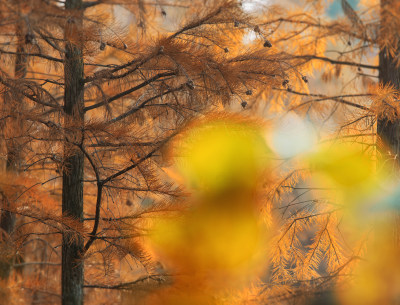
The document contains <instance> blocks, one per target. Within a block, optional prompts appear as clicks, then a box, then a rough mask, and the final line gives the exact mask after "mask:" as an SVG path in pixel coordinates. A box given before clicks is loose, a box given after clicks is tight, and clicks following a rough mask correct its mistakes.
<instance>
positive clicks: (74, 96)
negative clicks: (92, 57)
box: [61, 0, 84, 305]
mask: <svg viewBox="0 0 400 305" xmlns="http://www.w3.org/2000/svg"><path fill="white" fill-rule="evenodd" d="M65 8H66V10H67V11H68V13H69V18H68V20H67V24H66V26H65V38H66V55H65V62H64V77H65V92H64V110H65V124H70V125H69V128H67V130H69V131H68V133H67V134H66V144H65V171H64V173H63V186H62V212H63V215H66V216H70V217H73V218H75V219H78V220H79V221H81V222H82V221H83V163H84V156H83V154H82V152H80V151H79V150H78V149H76V145H74V144H79V143H80V142H81V141H82V139H83V135H82V132H81V128H80V126H82V125H83V120H84V112H83V104H84V102H83V89H84V84H83V56H82V37H81V35H82V34H81V33H82V10H81V8H82V1H81V0H67V1H66V2H65ZM74 146H75V149H74ZM83 242H84V241H83V237H82V236H80V235H78V236H77V235H76V234H73V235H72V234H69V233H64V234H63V240H62V279H61V283H62V284H61V285H62V304H63V305H81V304H83V262H82V254H83V247H84V244H83Z"/></svg>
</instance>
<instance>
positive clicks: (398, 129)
mask: <svg viewBox="0 0 400 305" xmlns="http://www.w3.org/2000/svg"><path fill="white" fill-rule="evenodd" d="M394 1H398V0H381V11H383V10H388V9H389V10H391V9H393V7H395V6H393V5H392V3H394ZM382 16H384V14H382ZM385 20H386V18H384V17H382V18H381V24H383V22H385ZM388 22H390V21H388ZM382 31H384V30H383V29H382ZM398 52H400V43H399V42H398ZM398 52H397V53H398ZM379 82H380V83H381V84H383V85H392V86H394V87H395V88H396V89H400V68H399V67H398V65H397V63H396V60H395V58H393V56H391V55H390V54H389V52H387V50H386V48H384V47H382V48H381V50H380V52H379ZM398 115H400V114H398ZM377 133H378V136H379V137H380V138H381V140H382V141H383V143H384V146H383V147H384V148H383V149H381V152H380V153H381V159H382V161H383V162H386V160H387V159H388V158H390V159H393V161H394V162H393V163H394V164H393V165H394V168H395V169H396V172H394V173H392V175H393V177H394V178H396V176H397V177H398V170H399V169H400V166H399V165H400V119H396V120H394V121H390V120H387V119H379V120H378V123H377ZM389 151H390V155H389ZM393 216H394V218H395V219H394V224H395V227H394V240H395V243H396V244H397V245H400V215H399V214H398V213H395V214H394V215H393Z"/></svg>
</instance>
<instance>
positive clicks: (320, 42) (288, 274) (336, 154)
mask: <svg viewBox="0 0 400 305" xmlns="http://www.w3.org/2000/svg"><path fill="white" fill-rule="evenodd" d="M332 3H333V1H328V2H324V1H301V2H298V3H297V2H296V3H294V2H291V1H288V5H287V6H286V7H285V8H283V7H281V6H278V5H277V6H267V8H266V12H267V13H266V14H268V12H269V16H268V18H267V19H268V21H267V22H266V23H264V24H263V25H261V26H260V29H262V30H264V31H270V32H271V35H270V39H269V40H270V42H271V43H272V45H274V46H275V47H277V48H279V49H280V50H285V51H287V54H288V56H289V54H290V55H291V56H293V57H295V58H298V59H299V60H301V62H302V65H301V66H300V67H298V68H297V69H292V70H291V72H292V74H291V75H290V74H288V75H287V77H286V80H285V81H284V82H283V83H282V84H281V86H278V87H273V88H272V91H269V93H270V95H269V97H270V100H271V102H270V103H269V105H275V109H273V108H272V109H271V108H270V111H271V110H272V111H275V112H278V113H279V111H282V110H283V109H284V110H287V111H289V113H292V114H293V113H295V114H296V115H298V116H301V117H303V118H306V119H308V120H310V121H312V122H313V123H314V124H315V125H314V126H318V127H316V128H317V129H318V131H317V135H316V139H317V140H318V141H319V142H320V143H321V144H325V145H328V146H331V147H332V149H331V150H324V156H325V158H326V159H325V160H324V159H319V158H321V155H320V156H319V157H318V154H317V155H315V156H314V160H313V161H312V162H311V163H312V164H313V165H314V168H311V169H310V168H309V167H305V166H304V163H303V164H301V165H298V164H296V163H292V164H293V165H292V166H293V168H292V170H287V168H288V166H287V165H286V166H285V168H286V169H285V170H284V171H283V172H282V179H280V180H279V181H278V182H277V184H276V188H273V189H272V190H271V191H270V194H271V198H273V199H274V200H273V202H272V204H271V205H272V207H273V208H274V207H275V209H277V211H278V215H279V213H281V217H282V218H283V220H282V221H281V223H282V229H281V234H280V235H279V236H278V237H277V241H276V245H275V247H274V248H273V252H274V254H273V255H272V264H273V268H272V269H273V271H272V273H271V276H270V278H269V280H268V284H266V285H265V287H264V288H263V289H262V292H263V293H262V294H263V295H264V297H265V299H264V300H268V301H270V300H273V299H280V300H283V301H284V300H288V299H293V298H296V299H297V301H299V302H300V301H301V297H302V296H306V302H310V299H309V298H310V296H311V295H313V294H314V293H315V294H319V293H321V290H323V289H329V290H331V289H334V288H332V287H334V284H335V283H337V282H341V279H343V278H351V276H352V267H351V266H354V264H355V262H357V261H359V259H360V257H361V256H362V254H363V253H364V250H365V248H364V246H360V244H363V243H362V241H361V238H360V240H359V242H360V244H359V245H358V246H357V247H353V246H351V245H349V243H347V242H348V239H349V238H348V236H345V234H342V232H341V230H340V225H339V224H340V223H342V222H344V221H345V220H343V219H344V218H343V214H342V210H343V207H346V205H347V206H348V205H351V204H352V203H351V202H348V201H347V202H346V201H343V198H341V199H339V200H338V199H337V197H336V200H332V196H327V192H331V190H329V189H328V188H326V187H325V188H324V187H321V184H319V185H317V186H315V184H314V187H313V186H312V185H311V186H310V185H307V184H305V185H304V183H305V181H309V179H310V177H311V178H312V177H313V175H314V174H315V172H318V169H319V170H321V168H324V170H325V171H330V174H331V175H332V177H334V179H335V180H336V182H337V183H339V184H340V183H342V185H343V186H344V187H345V188H346V191H345V192H348V193H350V192H351V191H350V189H349V185H350V184H349V183H350V182H351V181H352V180H351V179H353V178H354V177H356V176H357V175H358V177H360V175H363V174H362V172H363V171H364V170H365V168H368V167H369V166H370V165H371V164H369V161H367V160H366V159H364V157H363V156H362V155H359V157H358V159H357V161H356V159H354V156H355V155H352V154H354V151H353V153H349V151H347V148H345V147H347V146H348V145H352V146H353V148H354V147H361V149H360V150H361V151H363V154H366V155H368V156H369V160H378V162H377V163H376V164H375V166H376V168H377V169H376V171H377V173H382V172H384V173H385V174H383V175H382V174H381V176H379V175H377V176H379V177H381V178H380V179H381V183H382V184H386V185H389V184H391V183H393V184H396V183H397V177H398V170H397V162H398V161H397V159H398V158H397V155H398V126H399V125H398V124H399V119H398V89H399V82H398V71H399V70H398V67H399V62H398V56H397V53H398V35H399V34H398V21H399V3H398V1H359V2H357V3H356V4H355V5H354V2H353V4H350V3H349V2H348V1H347V0H342V1H341V2H340V4H341V11H342V13H341V14H339V15H338V16H335V17H332V15H331V16H329V15H328V13H327V11H328V8H329V6H330V5H331V4H332ZM289 4H290V5H289ZM273 8H275V10H274V9H273ZM299 70H300V71H301V73H299V72H298V71H299ZM276 109H278V111H276ZM289 117H291V116H290V115H289ZM289 125H290V124H289ZM293 126H296V125H293ZM292 128H293V129H292V130H291V132H292V133H296V130H295V128H296V127H292ZM314 128H315V127H314ZM278 134H279V133H278ZM283 135H286V134H283ZM288 136H289V138H290V139H292V141H295V140H296V139H295V138H292V137H290V134H288ZM341 143H347V146H343V145H342V144H341ZM335 147H336V148H335ZM345 151H347V152H345ZM289 157H290V158H291V157H293V155H290V154H289ZM284 158H288V157H287V156H284ZM292 160H293V161H292V162H297V161H296V160H297V159H296V158H293V159H292ZM285 162H287V161H285ZM319 162H320V163H319ZM354 164H359V165H360V166H359V167H358V168H356V167H354ZM361 164H363V165H361ZM388 164H391V166H389V167H391V168H392V169H393V168H394V169H395V170H387V169H385V170H384V168H385V167H386V166H387V165H388ZM357 166H358V165H357ZM335 168H336V169H335ZM346 168H347V169H346ZM389 172H391V173H390V174H389ZM365 175H366V176H367V174H365ZM344 176H347V177H348V179H347V180H346V179H343V177H344ZM366 176H365V177H366ZM389 176H390V177H392V178H391V179H389V178H388V177H389ZM318 177H320V176H318ZM354 179H358V178H354ZM368 179H369V178H368ZM389 180H390V181H389ZM353 181H355V180H353ZM346 185H347V186H346ZM318 186H319V187H318ZM322 186H323V185H322ZM352 187H353V188H354V190H358V191H357V192H359V193H362V192H363V191H361V190H360V189H357V187H355V186H354V185H353V186H352ZM389 189H390V188H389ZM380 192H381V196H384V194H383V193H384V192H387V193H390V191H388V189H382V190H381V191H380ZM311 194H312V196H311ZM348 195H349V194H348ZM386 195H387V196H389V195H388V194H386ZM351 196H352V198H353V199H354V198H355V196H356V195H355V194H351ZM393 196H395V195H393ZM371 197H372V195H371ZM347 199H348V198H347ZM368 200H373V199H371V198H364V199H362V201H364V202H366V201H368ZM380 202H381V203H382V206H384V205H385V203H384V202H385V201H384V200H382V199H381V200H380ZM386 204H387V203H386ZM391 209H393V207H392V208H391ZM392 211H393V210H392ZM349 213H350V212H349ZM351 213H360V210H353V211H352V212H351ZM397 213H398V212H395V213H392V214H394V215H396V216H395V217H396V218H398V216H397ZM361 215H363V214H360V216H357V215H353V217H354V219H356V218H357V217H359V218H362V217H363V216H361ZM390 218H391V217H386V218H385V219H386V221H387V222H388V223H391V224H392V227H391V229H390V230H388V231H386V232H385V234H387V235H390V236H391V235H392V233H391V232H393V231H394V232H397V233H395V238H394V239H392V242H393V240H396V239H397V240H398V230H399V229H398V220H397V221H395V222H392V221H391V220H390ZM277 219H278V218H277ZM359 221H360V222H361V221H362V220H361V219H360V220H359ZM364 222H365V223H367V222H368V221H367V219H364ZM306 228H311V233H310V231H309V229H306ZM306 232H309V233H306ZM381 233H382V232H381ZM306 234H310V237H309V238H305V236H307V235H306ZM396 236H397V237H396ZM350 239H351V238H350ZM364 241H365V240H364ZM353 242H354V240H353ZM396 243H397V247H398V241H397V242H396ZM353 245H354V244H353ZM375 247H376V245H375ZM370 250H371V249H370ZM372 251H373V250H372ZM393 251H397V250H393ZM392 253H395V252H392ZM396 253H397V252H396ZM388 255H389V254H388ZM391 263H392V264H394V265H396V264H395V263H393V262H392V261H391ZM387 264H390V263H389V262H387ZM382 265H383V264H382ZM382 265H381V267H382ZM388 268H390V267H388ZM393 268H394V269H393V270H396V269H395V268H397V267H393ZM382 270H387V269H386V268H382ZM382 272H385V271H382ZM387 272H388V273H390V274H391V276H393V277H396V271H392V272H391V271H387ZM376 274H377V276H376V279H377V281H380V280H381V278H380V277H379V276H378V274H379V272H378V271H376ZM342 282H343V281H342ZM371 285H378V284H371ZM377 293H378V292H377ZM379 293H381V294H382V295H379V297H381V298H386V297H387V298H388V299H390V298H391V297H394V298H395V296H389V295H390V293H389V292H388V291H387V292H386V293H387V295H385V296H383V295H384V294H385V293H384V292H383V291H380V292H379ZM365 295H366V294H365ZM394 295H395V293H394ZM361 297H362V295H359V298H361ZM374 297H377V296H376V295H375V296H374ZM330 301H331V302H333V301H332V300H330ZM320 302H322V303H325V302H328V300H327V299H325V300H321V301H320ZM369 302H371V304H376V303H374V302H377V301H376V299H374V298H372V297H371V298H370V299H369ZM391 302H393V299H391Z"/></svg>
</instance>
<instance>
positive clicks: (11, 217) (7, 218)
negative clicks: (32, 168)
mask: <svg viewBox="0 0 400 305" xmlns="http://www.w3.org/2000/svg"><path fill="white" fill-rule="evenodd" d="M15 35H16V37H17V48H16V52H17V54H18V55H16V58H15V66H14V77H15V78H16V79H21V78H24V77H25V75H26V63H27V57H26V56H25V55H23V53H24V52H25V40H24V25H23V23H22V21H19V22H18V23H17V26H16V31H15ZM17 102H18V103H17V104H16V105H7V104H8V103H6V101H5V103H4V104H5V107H10V108H11V107H16V109H17V110H20V111H17V113H18V112H22V110H23V107H24V106H23V99H22V98H21V99H20V100H19V101H17ZM14 111H15V108H14ZM8 124H9V126H7V128H6V129H7V130H12V131H13V132H18V133H19V135H22V136H23V133H24V132H23V124H22V120H21V119H19V118H11V119H10V120H9V121H8ZM6 149H7V162H6V172H9V173H13V174H14V175H18V173H19V171H20V167H21V163H22V141H21V139H20V137H19V136H18V135H16V134H12V135H10V136H9V137H8V139H7V140H6ZM2 204H3V206H4V207H6V208H10V201H9V200H8V198H2ZM14 228H15V214H14V213H12V212H10V211H7V210H4V211H3V212H2V213H1V216H0V232H1V234H2V235H3V236H2V238H1V239H0V240H1V241H3V242H4V243H3V245H2V251H3V253H6V255H5V259H2V260H1V261H0V278H2V279H8V277H9V276H10V272H11V268H12V261H13V256H14V255H13V250H12V238H11V236H12V234H13V232H14Z"/></svg>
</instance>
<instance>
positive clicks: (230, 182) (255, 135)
mask: <svg viewBox="0 0 400 305" xmlns="http://www.w3.org/2000/svg"><path fill="white" fill-rule="evenodd" d="M268 153H269V149H268V148H267V146H266V143H265V140H264V138H263V137H262V134H261V132H260V130H257V128H256V127H254V126H250V125H246V124H238V123H234V122H229V121H227V120H215V121H211V122H208V123H207V124H204V125H201V126H197V127H195V128H193V129H191V130H190V131H189V132H187V133H186V135H185V136H184V138H183V139H182V140H181V142H180V143H179V148H178V149H177V157H176V161H177V165H178V168H179V170H180V171H181V173H182V174H183V176H184V178H185V180H186V181H187V185H188V186H190V187H192V188H193V189H195V190H196V191H199V192H202V193H208V194H215V193H221V192H227V191H231V190H233V189H245V188H249V187H253V186H254V183H255V181H256V179H257V176H258V174H259V173H260V171H261V170H262V169H263V168H264V167H265V166H266V164H267V162H268V159H267V157H268Z"/></svg>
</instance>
